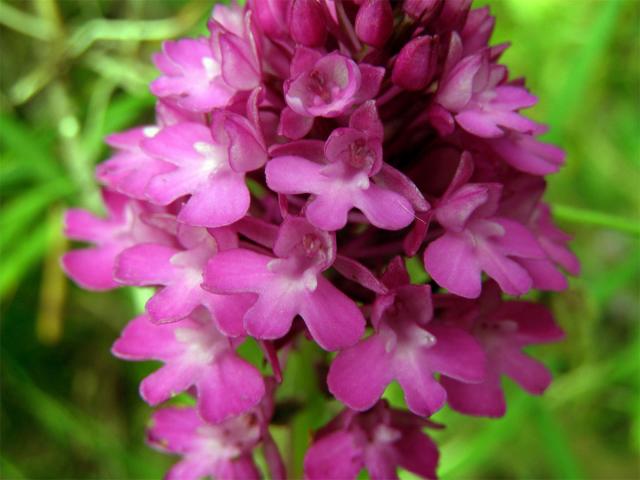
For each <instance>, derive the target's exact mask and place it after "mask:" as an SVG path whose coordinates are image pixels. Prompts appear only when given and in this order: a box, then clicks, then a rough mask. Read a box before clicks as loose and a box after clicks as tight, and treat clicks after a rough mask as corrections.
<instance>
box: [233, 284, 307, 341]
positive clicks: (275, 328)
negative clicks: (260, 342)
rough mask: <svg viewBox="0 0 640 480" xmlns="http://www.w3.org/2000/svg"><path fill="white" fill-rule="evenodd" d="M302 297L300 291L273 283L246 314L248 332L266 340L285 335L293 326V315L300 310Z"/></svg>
mask: <svg viewBox="0 0 640 480" xmlns="http://www.w3.org/2000/svg"><path fill="white" fill-rule="evenodd" d="M300 297H301V294H300V293H298V292H295V291H293V292H292V291H290V290H288V289H287V288H286V287H284V286H280V285H273V286H272V287H271V288H270V289H269V290H268V291H265V293H262V294H261V295H260V297H258V300H257V301H256V303H254V304H253V306H252V307H251V308H250V309H249V310H248V311H247V313H246V314H245V317H244V326H245V329H246V331H247V333H248V334H249V335H251V336H253V337H255V338H261V339H264V340H271V339H275V338H280V337H283V336H284V335H285V334H286V333H287V332H288V331H289V329H290V328H291V323H292V322H293V317H295V316H296V314H297V313H298V311H299V310H300V305H299V299H300Z"/></svg>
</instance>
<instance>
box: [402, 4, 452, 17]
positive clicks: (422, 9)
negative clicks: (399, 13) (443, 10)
mask: <svg viewBox="0 0 640 480" xmlns="http://www.w3.org/2000/svg"><path fill="white" fill-rule="evenodd" d="M441 1H442V0H405V1H404V3H403V4H402V9H403V10H404V11H405V13H406V14H407V15H409V16H410V17H412V18H416V19H417V18H421V19H424V18H426V17H430V16H431V13H433V12H434V11H435V10H436V9H437V8H438V5H440V3H441Z"/></svg>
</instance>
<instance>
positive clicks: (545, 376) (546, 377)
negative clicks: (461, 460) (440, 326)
mask: <svg viewBox="0 0 640 480" xmlns="http://www.w3.org/2000/svg"><path fill="white" fill-rule="evenodd" d="M436 302H438V303H439V299H438V300H436ZM441 302H442V303H443V304H444V305H443V306H444V307H445V308H446V307H447V304H453V306H454V307H456V306H457V305H458V304H459V306H457V308H455V309H452V310H453V311H452V312H451V313H449V314H447V313H446V310H445V313H444V315H443V317H444V318H447V316H450V318H451V320H449V321H447V323H451V324H455V325H460V326H464V327H465V328H466V329H468V330H469V331H470V332H471V333H472V334H473V336H474V337H475V338H476V339H477V340H478V341H479V342H480V344H481V345H482V347H483V349H484V351H485V353H486V356H487V375H486V378H485V380H484V381H483V382H481V383H475V384H469V383H463V382H460V381H458V380H456V379H453V378H450V377H448V376H446V374H445V376H443V377H442V379H441V383H442V386H443V387H444V388H445V389H446V391H447V398H448V402H449V405H451V407H452V408H453V409H455V410H457V411H460V412H462V413H465V414H468V415H484V416H490V417H499V416H502V415H504V413H505V410H506V403H505V398H504V393H503V391H502V387H501V385H500V383H501V375H507V376H508V377H510V378H511V379H513V380H514V381H515V382H516V383H518V384H519V385H520V386H521V387H522V388H523V389H524V390H526V391H527V392H529V393H532V394H534V395H540V394H541V393H542V392H544V391H545V389H546V388H547V387H548V386H549V383H551V374H550V373H549V371H548V370H547V369H546V368H545V367H544V365H542V364H541V363H539V362H537V361H535V360H533V359H532V358H531V357H529V356H528V355H525V354H524V353H522V352H521V349H522V348H523V347H525V346H528V345H533V344H540V343H549V342H557V341H560V340H562V339H563V338H564V333H563V332H562V330H560V328H558V327H557V325H556V324H555V322H554V321H553V317H552V316H551V314H550V313H549V311H548V310H547V309H546V308H545V307H543V306H542V305H537V304H535V303H532V302H520V301H518V302H503V301H502V300H501V299H500V290H499V288H498V286H497V285H496V284H495V283H493V282H489V283H488V284H487V285H486V286H485V288H484V289H483V293H482V296H481V297H480V299H478V300H477V301H476V302H473V303H471V302H469V304H466V303H465V301H457V302H456V299H443V300H442V301H441Z"/></svg>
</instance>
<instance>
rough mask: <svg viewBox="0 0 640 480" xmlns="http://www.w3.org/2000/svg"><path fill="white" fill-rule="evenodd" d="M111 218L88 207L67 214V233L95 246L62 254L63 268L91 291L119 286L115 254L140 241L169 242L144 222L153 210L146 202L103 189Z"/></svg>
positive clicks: (167, 237) (79, 283)
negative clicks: (92, 212)
mask: <svg viewBox="0 0 640 480" xmlns="http://www.w3.org/2000/svg"><path fill="white" fill-rule="evenodd" d="M102 196H103V200H104V204H105V206H106V208H107V212H108V217H107V218H106V219H100V218H98V217H96V216H94V215H93V214H91V213H89V212H87V211H86V210H80V209H72V210H68V211H67V213H66V215H65V230H64V232H65V235H66V236H67V237H69V238H72V239H74V240H81V241H83V242H89V243H93V244H95V247H92V248H86V249H82V250H73V251H71V252H68V253H65V254H64V256H63V257H62V267H63V268H64V270H65V272H66V273H67V275H69V276H70V277H71V278H72V279H73V280H74V281H75V282H76V283H78V285H81V286H82V287H84V288H87V289H90V290H108V289H110V288H114V287H117V286H118V283H117V282H116V281H115V279H114V277H113V269H114V264H115V261H116V257H117V256H118V255H119V254H120V253H121V252H122V251H123V250H125V249H126V248H128V247H130V246H132V245H135V244H137V243H139V242H157V243H158V244H160V245H170V244H171V239H170V237H169V235H167V234H166V233H165V232H163V231H162V230H160V229H158V228H155V227H153V226H152V225H150V224H149V223H147V222H146V221H145V218H144V217H145V215H147V214H149V213H151V212H152V211H153V210H152V209H150V208H149V207H148V206H147V205H145V204H142V203H138V202H136V201H135V200H130V199H129V198H127V197H125V196H123V195H120V194H118V193H115V192H110V191H109V190H103V192H102Z"/></svg>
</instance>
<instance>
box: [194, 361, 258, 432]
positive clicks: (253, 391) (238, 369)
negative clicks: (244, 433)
mask: <svg viewBox="0 0 640 480" xmlns="http://www.w3.org/2000/svg"><path fill="white" fill-rule="evenodd" d="M196 387H197V389H198V407H199V411H200V414H201V415H202V418H204V419H205V420H207V421H209V422H213V423H219V422H221V421H223V420H225V419H226V418H228V417H230V416H233V415H238V414H240V413H243V412H246V411H247V410H249V409H251V408H253V407H254V406H256V405H257V404H258V402H260V400H261V399H262V397H263V396H264V392H265V387H264V381H263V380H262V375H260V372H259V371H258V370H257V369H256V368H255V367H254V366H253V365H251V364H250V363H247V362H246V361H245V360H243V359H241V358H240V357H238V356H237V355H235V354H234V353H232V352H229V353H225V354H222V355H221V356H220V357H218V358H216V360H215V363H214V364H212V365H211V366H209V367H208V368H207V369H206V370H205V371H204V372H202V376H201V377H200V380H199V381H198V383H197V384H196Z"/></svg>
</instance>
